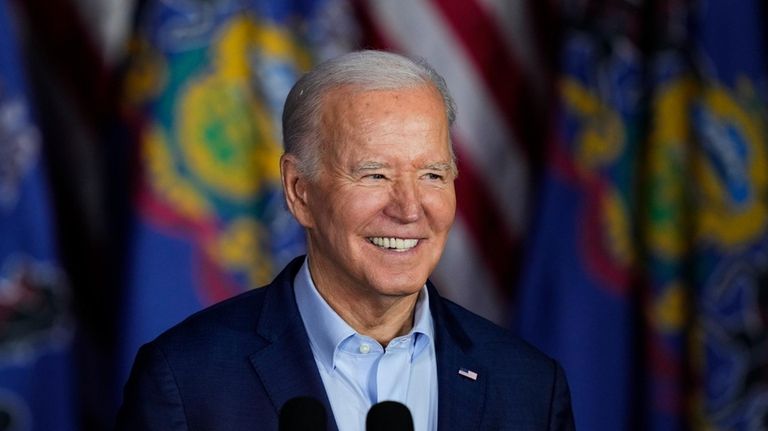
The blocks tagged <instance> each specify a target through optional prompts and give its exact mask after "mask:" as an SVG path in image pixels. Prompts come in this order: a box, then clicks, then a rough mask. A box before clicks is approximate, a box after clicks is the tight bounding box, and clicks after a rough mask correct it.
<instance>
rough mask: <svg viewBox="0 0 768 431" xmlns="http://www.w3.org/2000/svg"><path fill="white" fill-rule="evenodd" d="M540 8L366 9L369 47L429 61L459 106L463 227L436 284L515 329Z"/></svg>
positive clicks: (536, 129) (534, 127)
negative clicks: (514, 301) (514, 306)
mask: <svg viewBox="0 0 768 431" xmlns="http://www.w3.org/2000/svg"><path fill="white" fill-rule="evenodd" d="M532 4H533V2H522V1H512V2H510V1H506V0H432V1H429V0H418V1H405V0H392V1H375V0H364V1H361V2H359V3H357V5H358V13H359V18H360V22H361V27H362V29H363V30H364V31H367V32H368V33H367V35H366V36H367V39H368V40H367V43H366V44H367V45H368V46H367V47H373V48H384V49H388V50H392V51H396V52H400V53H403V54H406V55H409V56H418V57H423V58H425V59H426V60H427V61H428V62H429V63H430V64H431V65H432V66H433V67H435V69H437V71H438V72H439V73H440V74H442V75H443V77H444V78H445V80H446V81H447V84H448V87H449V88H450V90H451V92H452V94H453V96H454V98H455V100H456V104H457V107H458V116H457V120H456V123H455V124H454V127H453V131H452V132H453V134H452V138H453V143H454V149H455V151H456V155H457V157H458V159H459V161H458V164H459V178H458V180H457V182H456V192H457V198H458V210H457V217H456V223H455V225H454V227H453V230H452V233H451V237H450V238H449V240H448V244H447V246H446V250H445V252H444V254H443V258H442V260H441V263H440V265H439V266H438V269H437V271H436V273H435V274H434V275H433V279H434V280H435V282H436V283H437V285H438V287H439V288H440V289H441V292H442V293H443V294H444V295H446V296H448V297H449V298H451V299H453V300H455V301H456V302H458V303H460V304H462V305H464V306H465V307H467V308H469V309H471V310H473V311H475V312H477V313H479V314H481V315H483V316H485V317H487V318H489V319H491V320H493V321H495V322H497V323H500V324H505V325H506V324H508V321H509V317H510V304H509V303H510V298H511V297H512V295H511V293H512V290H513V289H512V286H513V285H514V283H515V281H516V273H517V266H518V265H519V252H520V244H521V241H522V239H523V236H524V234H525V227H526V225H527V222H528V219H529V216H528V211H529V205H528V199H529V196H528V192H529V188H530V182H531V178H530V176H531V172H532V164H531V160H532V154H533V152H532V151H531V148H532V144H533V143H535V142H541V141H542V139H541V138H540V135H538V134H539V133H542V130H543V127H541V126H540V125H541V124H542V123H543V121H544V119H545V118H546V115H545V113H544V112H543V105H544V101H545V100H546V93H547V91H546V82H547V80H546V77H545V74H544V70H545V68H544V66H543V63H544V61H543V59H542V58H541V57H540V55H539V50H538V49H537V47H538V46H540V43H539V41H538V40H536V38H535V37H534V29H533V28H532V26H533V24H532V23H534V22H535V21H534V20H533V19H532V18H533V17H534V15H535V13H534V12H535V11H534V10H532V7H531V6H532Z"/></svg>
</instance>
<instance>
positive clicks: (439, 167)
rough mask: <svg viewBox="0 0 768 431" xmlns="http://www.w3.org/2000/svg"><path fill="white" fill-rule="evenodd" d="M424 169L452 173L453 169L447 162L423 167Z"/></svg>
mask: <svg viewBox="0 0 768 431" xmlns="http://www.w3.org/2000/svg"><path fill="white" fill-rule="evenodd" d="M424 169H432V170H435V171H452V170H453V167H452V165H451V164H450V163H447V162H437V163H430V164H428V165H426V166H424Z"/></svg>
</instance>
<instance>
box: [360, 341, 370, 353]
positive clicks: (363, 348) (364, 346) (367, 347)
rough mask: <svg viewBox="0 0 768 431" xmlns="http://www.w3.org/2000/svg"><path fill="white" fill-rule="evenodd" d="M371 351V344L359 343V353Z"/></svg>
mask: <svg viewBox="0 0 768 431" xmlns="http://www.w3.org/2000/svg"><path fill="white" fill-rule="evenodd" d="M370 351H371V346H370V345H369V344H367V343H363V344H361V345H360V353H363V354H365V353H368V352H370Z"/></svg>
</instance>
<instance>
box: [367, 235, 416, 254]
mask: <svg viewBox="0 0 768 431" xmlns="http://www.w3.org/2000/svg"><path fill="white" fill-rule="evenodd" d="M368 242H370V243H371V244H373V245H375V246H377V247H380V248H385V249H387V250H393V251H400V252H402V251H408V250H410V249H412V248H414V247H416V245H417V244H418V243H419V240H418V239H404V238H385V237H381V236H374V237H370V238H368Z"/></svg>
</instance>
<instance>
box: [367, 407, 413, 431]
mask: <svg viewBox="0 0 768 431" xmlns="http://www.w3.org/2000/svg"><path fill="white" fill-rule="evenodd" d="M365 429H366V431H413V418H411V411H410V410H408V407H406V406H405V405H403V404H401V403H398V402H397V401H382V402H380V403H378V404H374V405H373V407H371V410H369V411H368V416H367V417H366V418H365Z"/></svg>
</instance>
